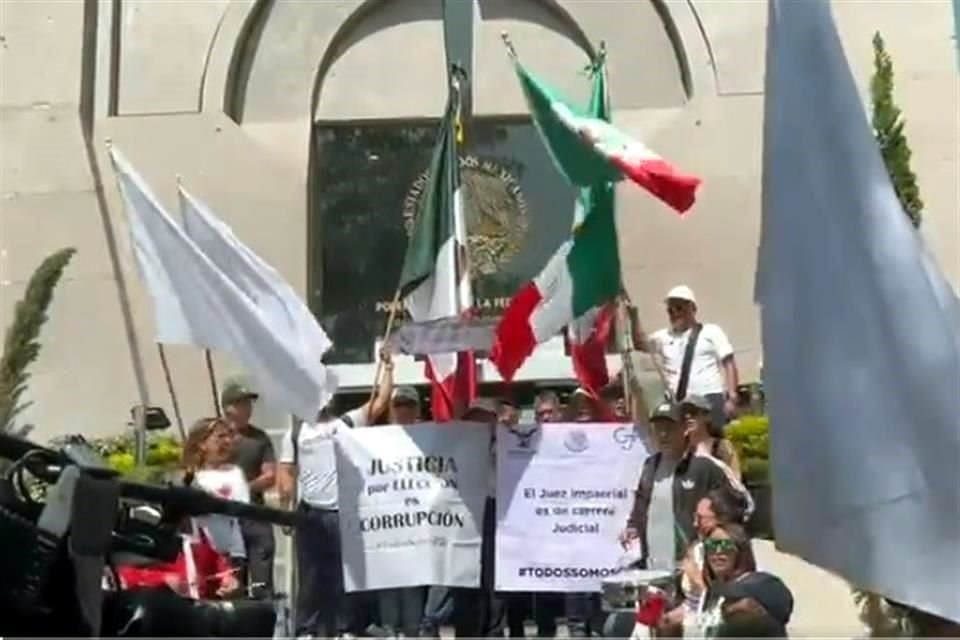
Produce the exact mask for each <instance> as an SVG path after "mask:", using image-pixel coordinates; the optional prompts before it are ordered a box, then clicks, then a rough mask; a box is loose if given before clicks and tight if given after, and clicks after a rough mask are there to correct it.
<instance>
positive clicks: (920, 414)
mask: <svg viewBox="0 0 960 640" xmlns="http://www.w3.org/2000/svg"><path fill="white" fill-rule="evenodd" d="M769 10H770V13H769V25H768V39H767V72H766V92H765V93H766V114H765V134H764V158H763V161H764V165H763V166H764V173H763V226H762V233H761V247H760V260H759V267H758V277H757V301H758V303H759V304H760V305H761V306H762V323H763V349H764V384H765V386H766V387H767V393H768V396H769V398H770V420H771V438H772V454H771V455H772V462H773V465H772V471H773V482H774V486H775V497H774V515H775V519H776V529H777V545H778V546H779V547H781V548H783V549H785V550H787V551H790V552H792V553H796V554H799V555H801V556H803V557H805V558H807V559H808V560H810V561H812V562H814V563H816V564H818V565H820V566H823V567H825V568H828V569H830V570H832V571H834V572H836V573H838V574H839V575H841V576H843V577H844V578H846V579H847V580H848V581H850V582H851V583H852V584H854V585H857V586H859V587H862V588H866V589H870V590H873V591H876V592H879V593H881V594H883V595H885V596H888V597H890V598H893V599H895V600H898V601H901V602H904V603H907V604H910V605H912V606H915V607H918V608H920V609H922V610H926V611H929V612H932V613H936V614H939V615H941V616H944V617H947V618H949V619H952V620H958V621H960V599H958V598H957V594H958V593H960V515H958V514H960V464H958V463H957V457H958V452H960V393H958V389H960V302H958V300H957V295H956V293H955V292H954V291H952V289H951V288H950V285H949V284H948V283H947V282H946V280H945V279H944V277H943V275H942V274H941V273H940V272H939V270H938V268H937V267H936V265H935V262H934V260H933V259H932V257H931V256H930V254H929V253H928V252H927V250H926V248H925V246H924V244H923V242H922V239H921V236H920V235H919V234H918V233H917V232H916V231H915V230H914V229H913V228H912V226H911V225H910V223H909V221H908V219H907V217H906V215H905V214H904V212H903V209H902V207H901V205H900V203H899V201H898V200H897V197H896V194H895V193H894V190H893V187H892V185H891V183H890V179H889V176H888V175H887V172H886V169H885V167H884V164H883V159H882V157H881V155H880V152H879V149H878V147H877V145H876V142H875V141H874V139H873V134H872V131H871V129H870V126H869V124H868V122H867V119H866V115H865V112H864V107H863V103H862V102H861V99H860V95H859V93H858V91H857V87H856V84H855V83H854V79H853V76H852V74H851V72H850V69H849V67H848V66H847V62H846V59H845V57H844V54H843V48H842V46H841V43H840V39H839V37H838V35H837V32H836V28H835V26H834V24H833V20H832V16H831V14H830V5H829V2H828V1H827V0H805V1H804V2H796V1H792V0H771V1H770V5H769Z"/></svg>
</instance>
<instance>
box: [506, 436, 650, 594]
mask: <svg viewBox="0 0 960 640" xmlns="http://www.w3.org/2000/svg"><path fill="white" fill-rule="evenodd" d="M640 429H641V428H640V427H636V426H634V425H630V424H609V423H608V424H584V423H578V424H546V425H541V426H535V425H521V426H518V427H503V426H501V427H500V428H499V431H498V432H497V545H496V546H497V556H496V585H497V589H498V590H501V591H565V592H586V591H599V590H600V582H601V580H602V579H603V578H606V577H609V576H611V575H614V574H616V573H617V571H618V561H619V560H620V558H621V556H622V554H623V551H622V549H621V547H620V544H619V542H618V540H617V536H618V534H619V533H620V531H621V530H622V529H623V527H624V525H625V523H626V521H627V516H628V514H629V511H630V508H631V506H632V505H633V498H634V490H635V489H636V486H637V481H638V480H639V477H640V469H641V465H642V463H643V460H644V459H645V458H646V456H647V455H648V452H647V445H646V443H645V440H644V439H643V438H642V437H641V431H640Z"/></svg>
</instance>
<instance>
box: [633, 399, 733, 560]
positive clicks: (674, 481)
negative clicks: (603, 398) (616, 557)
mask: <svg viewBox="0 0 960 640" xmlns="http://www.w3.org/2000/svg"><path fill="white" fill-rule="evenodd" d="M650 423H651V427H652V429H653V435H654V442H655V444H656V447H657V452H656V453H654V454H653V455H651V456H650V457H648V458H647V459H646V461H644V463H643V470H642V472H641V474H640V482H639V485H638V486H637V492H636V498H635V499H634V503H633V509H632V510H631V512H630V517H629V519H628V520H627V528H626V529H625V530H624V533H623V542H624V543H625V544H626V543H629V542H630V541H631V540H637V539H639V542H640V547H641V551H642V557H643V560H644V562H645V563H646V565H647V566H648V567H649V568H663V569H672V568H673V567H674V566H675V562H676V561H678V560H681V559H682V558H683V556H684V554H685V553H686V550H687V547H688V546H689V545H690V543H692V542H693V541H694V540H696V535H697V532H696V527H695V526H694V513H695V511H696V508H697V503H698V502H700V500H701V499H703V498H705V497H706V496H707V495H708V494H710V493H711V492H712V491H721V492H723V493H728V494H729V495H730V498H731V500H732V501H735V502H741V501H742V500H743V499H744V496H743V495H742V494H741V492H740V490H739V489H738V488H737V487H735V486H734V484H733V483H732V482H731V480H730V478H729V477H728V475H727V474H726V473H725V472H724V470H723V468H722V467H721V466H720V463H718V461H717V460H715V459H714V458H712V457H710V456H705V455H698V454H696V452H694V451H693V450H691V448H690V447H689V443H688V437H687V433H686V428H685V426H684V424H683V416H682V415H681V410H680V408H679V407H677V406H675V405H673V404H670V403H664V404H661V405H659V406H658V407H656V408H655V409H654V410H653V412H652V413H651V415H650ZM655 498H656V500H655ZM654 502H656V503H658V504H667V503H669V504H671V505H672V509H671V510H672V515H673V527H672V530H673V533H672V535H670V534H669V530H670V528H668V527H657V528H655V529H652V530H651V529H649V528H648V526H647V525H648V522H649V519H650V506H651V504H652V503H654ZM664 532H667V533H666V535H665V534H664Z"/></svg>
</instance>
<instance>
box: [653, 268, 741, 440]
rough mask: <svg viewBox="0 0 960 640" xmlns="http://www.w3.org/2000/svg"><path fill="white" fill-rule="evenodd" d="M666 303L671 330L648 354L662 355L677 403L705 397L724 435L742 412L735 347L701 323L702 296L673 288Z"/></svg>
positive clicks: (714, 327)
mask: <svg viewBox="0 0 960 640" xmlns="http://www.w3.org/2000/svg"><path fill="white" fill-rule="evenodd" d="M664 302H665V303H666V307H667V317H668V319H669V321H670V326H669V327H667V328H665V329H660V330H659V331H657V332H655V333H654V334H653V335H651V336H650V340H649V341H648V343H647V344H646V345H645V346H646V350H648V351H653V352H656V353H659V354H660V355H661V356H662V357H663V363H664V369H665V373H666V376H667V383H668V384H669V385H670V392H671V394H672V396H673V398H674V401H675V402H680V401H682V400H683V399H684V398H685V397H687V396H688V395H699V396H703V397H704V398H706V399H707V400H708V401H709V402H710V406H711V418H712V423H713V426H714V428H715V429H716V430H717V431H718V433H717V435H719V434H720V433H719V432H722V429H723V427H724V425H726V423H727V422H728V421H729V420H730V419H731V418H733V417H734V416H735V415H736V411H737V403H738V401H737V397H738V396H737V386H738V385H739V384H740V380H739V375H738V373H737V363H736V360H735V359H734V356H733V346H732V345H731V344H730V340H729V338H727V334H726V333H725V332H724V331H723V329H721V328H720V327H719V326H717V325H715V324H703V323H700V321H699V320H697V298H696V296H694V294H693V290H692V289H690V287H688V286H686V285H678V286H676V287H674V288H673V289H671V290H670V291H669V292H668V293H667V297H666V299H665V300H664Z"/></svg>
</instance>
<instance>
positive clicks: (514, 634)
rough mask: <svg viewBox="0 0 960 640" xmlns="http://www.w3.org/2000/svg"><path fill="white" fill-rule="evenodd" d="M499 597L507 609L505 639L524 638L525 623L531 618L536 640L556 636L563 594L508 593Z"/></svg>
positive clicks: (561, 612) (561, 611)
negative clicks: (535, 627) (534, 625)
mask: <svg viewBox="0 0 960 640" xmlns="http://www.w3.org/2000/svg"><path fill="white" fill-rule="evenodd" d="M500 597H501V599H502V600H503V602H504V604H505V606H506V608H507V637H510V638H523V637H525V636H526V628H525V623H526V621H527V620H528V619H531V618H532V619H533V621H534V623H535V624H536V625H537V637H538V638H555V637H556V636H557V618H558V617H559V616H560V615H562V614H563V606H562V605H563V594H557V593H530V592H510V593H503V594H501V595H500Z"/></svg>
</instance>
